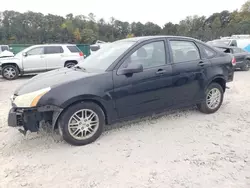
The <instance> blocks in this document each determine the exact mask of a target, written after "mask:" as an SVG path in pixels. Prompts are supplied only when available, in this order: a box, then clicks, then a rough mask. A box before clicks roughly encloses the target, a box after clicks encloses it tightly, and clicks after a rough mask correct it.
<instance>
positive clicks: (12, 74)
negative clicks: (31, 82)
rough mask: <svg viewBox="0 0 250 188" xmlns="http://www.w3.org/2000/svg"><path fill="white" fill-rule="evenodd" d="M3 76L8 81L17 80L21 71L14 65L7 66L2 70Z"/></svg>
mask: <svg viewBox="0 0 250 188" xmlns="http://www.w3.org/2000/svg"><path fill="white" fill-rule="evenodd" d="M2 76H3V78H5V79H6V80H15V79H17V78H18V76H19V71H18V69H17V67H16V66H14V65H5V66H3V69H2Z"/></svg>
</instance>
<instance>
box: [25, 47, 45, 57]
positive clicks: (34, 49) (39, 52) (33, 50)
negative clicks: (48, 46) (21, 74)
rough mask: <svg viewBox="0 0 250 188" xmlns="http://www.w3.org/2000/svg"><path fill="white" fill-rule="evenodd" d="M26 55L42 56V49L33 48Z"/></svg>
mask: <svg viewBox="0 0 250 188" xmlns="http://www.w3.org/2000/svg"><path fill="white" fill-rule="evenodd" d="M27 54H28V55H29V56H30V55H42V54H44V48H43V47H37V48H33V49H32V50H30V51H28V52H27Z"/></svg>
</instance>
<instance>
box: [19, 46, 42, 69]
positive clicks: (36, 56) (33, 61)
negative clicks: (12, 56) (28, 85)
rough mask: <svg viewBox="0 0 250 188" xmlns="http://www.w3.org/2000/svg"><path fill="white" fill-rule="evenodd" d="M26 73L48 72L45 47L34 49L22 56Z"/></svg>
mask: <svg viewBox="0 0 250 188" xmlns="http://www.w3.org/2000/svg"><path fill="white" fill-rule="evenodd" d="M22 61H23V68H24V72H27V73H29V72H42V71H46V62H45V59H44V47H41V46H40V47H34V48H32V49H30V50H29V51H27V52H26V55H25V56H22Z"/></svg>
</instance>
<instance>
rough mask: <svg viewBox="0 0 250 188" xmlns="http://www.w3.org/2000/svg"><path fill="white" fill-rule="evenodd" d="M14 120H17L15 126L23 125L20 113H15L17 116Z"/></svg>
mask: <svg viewBox="0 0 250 188" xmlns="http://www.w3.org/2000/svg"><path fill="white" fill-rule="evenodd" d="M16 120H17V126H23V125H24V122H23V117H22V115H20V114H17V116H16Z"/></svg>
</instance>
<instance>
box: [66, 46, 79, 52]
mask: <svg viewBox="0 0 250 188" xmlns="http://www.w3.org/2000/svg"><path fill="white" fill-rule="evenodd" d="M67 48H68V49H69V51H70V52H72V53H79V52H81V50H79V48H77V47H76V46H67Z"/></svg>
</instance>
